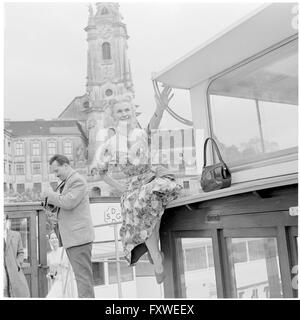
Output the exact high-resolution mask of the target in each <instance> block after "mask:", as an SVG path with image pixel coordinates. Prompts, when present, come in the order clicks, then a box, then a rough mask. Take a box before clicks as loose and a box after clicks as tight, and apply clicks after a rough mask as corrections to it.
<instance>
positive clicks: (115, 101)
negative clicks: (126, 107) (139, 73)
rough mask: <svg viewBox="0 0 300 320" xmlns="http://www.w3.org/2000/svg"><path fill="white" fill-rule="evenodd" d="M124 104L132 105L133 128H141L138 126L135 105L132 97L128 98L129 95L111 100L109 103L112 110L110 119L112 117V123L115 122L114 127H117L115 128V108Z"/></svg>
mask: <svg viewBox="0 0 300 320" xmlns="http://www.w3.org/2000/svg"><path fill="white" fill-rule="evenodd" d="M122 102H125V103H128V104H130V106H131V109H132V115H133V119H132V126H133V127H134V128H136V127H139V126H138V122H137V119H136V114H135V104H134V103H133V99H132V97H130V96H128V95H123V96H118V97H115V98H112V99H110V100H109V101H108V105H109V110H110V117H111V119H112V122H113V124H114V126H113V127H115V126H116V125H117V123H116V119H115V115H114V107H115V106H116V105H117V104H120V103H122Z"/></svg>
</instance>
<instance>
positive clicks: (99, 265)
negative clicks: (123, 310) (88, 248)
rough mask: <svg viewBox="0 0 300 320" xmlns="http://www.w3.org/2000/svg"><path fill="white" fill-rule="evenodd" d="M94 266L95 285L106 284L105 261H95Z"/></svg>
mask: <svg viewBox="0 0 300 320" xmlns="http://www.w3.org/2000/svg"><path fill="white" fill-rule="evenodd" d="M92 268H93V280H94V286H100V285H104V284H105V276H104V263H103V262H93V263H92Z"/></svg>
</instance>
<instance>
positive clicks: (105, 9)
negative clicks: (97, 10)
mask: <svg viewBox="0 0 300 320" xmlns="http://www.w3.org/2000/svg"><path fill="white" fill-rule="evenodd" d="M101 14H102V15H104V14H108V10H107V8H105V7H104V8H103V9H102V11H101Z"/></svg>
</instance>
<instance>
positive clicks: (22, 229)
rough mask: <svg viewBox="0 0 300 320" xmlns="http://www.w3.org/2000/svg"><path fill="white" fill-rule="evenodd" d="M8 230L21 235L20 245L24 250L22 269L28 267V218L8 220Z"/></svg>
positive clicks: (29, 260) (29, 259)
mask: <svg viewBox="0 0 300 320" xmlns="http://www.w3.org/2000/svg"><path fill="white" fill-rule="evenodd" d="M9 220H10V229H11V230H14V231H18V232H19V233H20V234H21V238H22V245H23V249H24V263H23V267H29V266H30V263H31V247H30V233H29V231H30V229H29V226H30V218H10V219H9Z"/></svg>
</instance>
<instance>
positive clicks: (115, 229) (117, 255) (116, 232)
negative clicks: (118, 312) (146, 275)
mask: <svg viewBox="0 0 300 320" xmlns="http://www.w3.org/2000/svg"><path fill="white" fill-rule="evenodd" d="M114 236H115V252H116V264H117V280H118V296H119V298H122V284H121V271H120V260H119V244H118V225H117V224H114Z"/></svg>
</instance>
